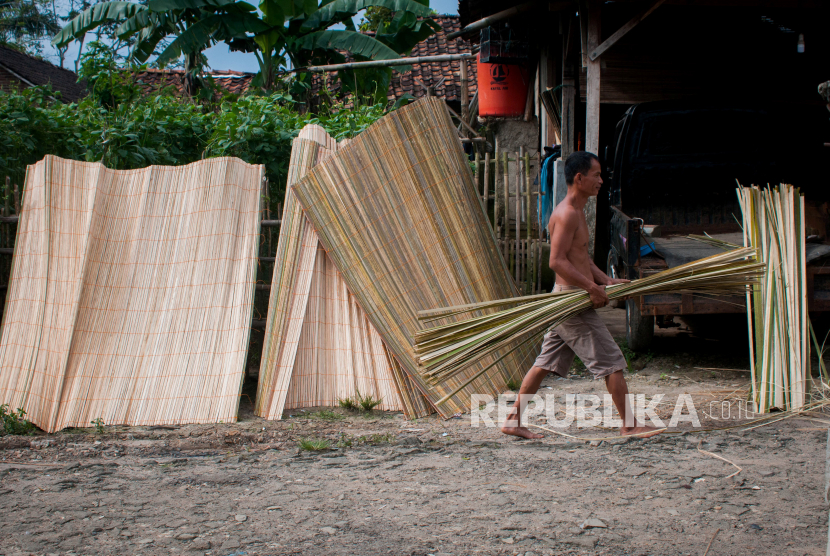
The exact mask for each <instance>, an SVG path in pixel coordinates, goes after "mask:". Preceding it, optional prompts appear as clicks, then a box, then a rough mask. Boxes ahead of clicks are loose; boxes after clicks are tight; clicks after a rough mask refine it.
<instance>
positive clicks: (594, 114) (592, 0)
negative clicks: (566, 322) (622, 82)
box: [580, 0, 602, 258]
mask: <svg viewBox="0 0 830 556" xmlns="http://www.w3.org/2000/svg"><path fill="white" fill-rule="evenodd" d="M601 5H602V4H601V2H600V0H589V2H588V51H589V52H591V51H592V50H594V49H595V48H596V47H597V46H598V45H599V41H600V16H601V12H600V9H601ZM580 15H581V14H580ZM586 59H587V57H586ZM587 60H588V61H587V64H588V78H587V87H588V96H587V99H586V107H585V109H586V124H585V150H586V151H588V152H591V153H594V154H596V155H597V156H599V105H600V98H599V94H600V70H601V66H600V64H601V62H600V59H599V58H597V59H596V60H590V59H587ZM585 218H586V220H587V221H588V254H589V256H590V257H591V258H593V256H594V245H595V243H596V242H595V240H596V238H595V236H596V229H597V199H596V197H591V198H590V199H588V203H587V204H586V205H585Z"/></svg>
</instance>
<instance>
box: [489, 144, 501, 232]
mask: <svg viewBox="0 0 830 556" xmlns="http://www.w3.org/2000/svg"><path fill="white" fill-rule="evenodd" d="M487 154H488V155H489V154H490V153H487ZM493 232H495V234H496V239H497V240H499V239H501V228H500V227H499V151H498V150H496V151H495V152H494V153H493Z"/></svg>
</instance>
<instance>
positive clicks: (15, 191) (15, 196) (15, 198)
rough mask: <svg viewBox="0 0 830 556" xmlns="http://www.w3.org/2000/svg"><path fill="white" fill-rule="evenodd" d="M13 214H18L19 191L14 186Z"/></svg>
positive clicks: (15, 185)
mask: <svg viewBox="0 0 830 556" xmlns="http://www.w3.org/2000/svg"><path fill="white" fill-rule="evenodd" d="M14 213H15V214H20V189H19V188H18V187H17V184H14Z"/></svg>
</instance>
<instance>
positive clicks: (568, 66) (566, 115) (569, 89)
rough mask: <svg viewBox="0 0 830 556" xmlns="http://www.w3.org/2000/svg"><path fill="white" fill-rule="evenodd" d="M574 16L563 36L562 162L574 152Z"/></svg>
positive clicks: (571, 17) (569, 20)
mask: <svg viewBox="0 0 830 556" xmlns="http://www.w3.org/2000/svg"><path fill="white" fill-rule="evenodd" d="M574 19H575V18H574V17H573V15H571V16H569V18H568V25H567V31H566V32H565V34H564V35H563V36H562V42H563V46H562V118H561V121H562V160H565V159H567V158H568V156H570V154H571V153H572V152H574V150H575V149H574V137H575V135H576V130H575V129H574V125H575V124H574V112H575V110H576V93H577V91H576V68H575V64H574V57H575V53H576V48H574V47H573V45H572V43H574V42H575V41H576V33H575V32H574V27H575V26H576V25H575V22H574Z"/></svg>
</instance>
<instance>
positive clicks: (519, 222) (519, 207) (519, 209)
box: [515, 147, 525, 280]
mask: <svg viewBox="0 0 830 556" xmlns="http://www.w3.org/2000/svg"><path fill="white" fill-rule="evenodd" d="M524 155H525V148H524V147H519V152H518V153H515V156H516V205H515V206H516V267H517V268H516V280H518V279H519V269H518V266H519V259H518V257H519V242H520V241H521V240H522V231H521V226H522V182H523V181H524V176H523V175H522V174H523V172H522V163H523V162H524V161H523V160H522V159H523V158H524Z"/></svg>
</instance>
